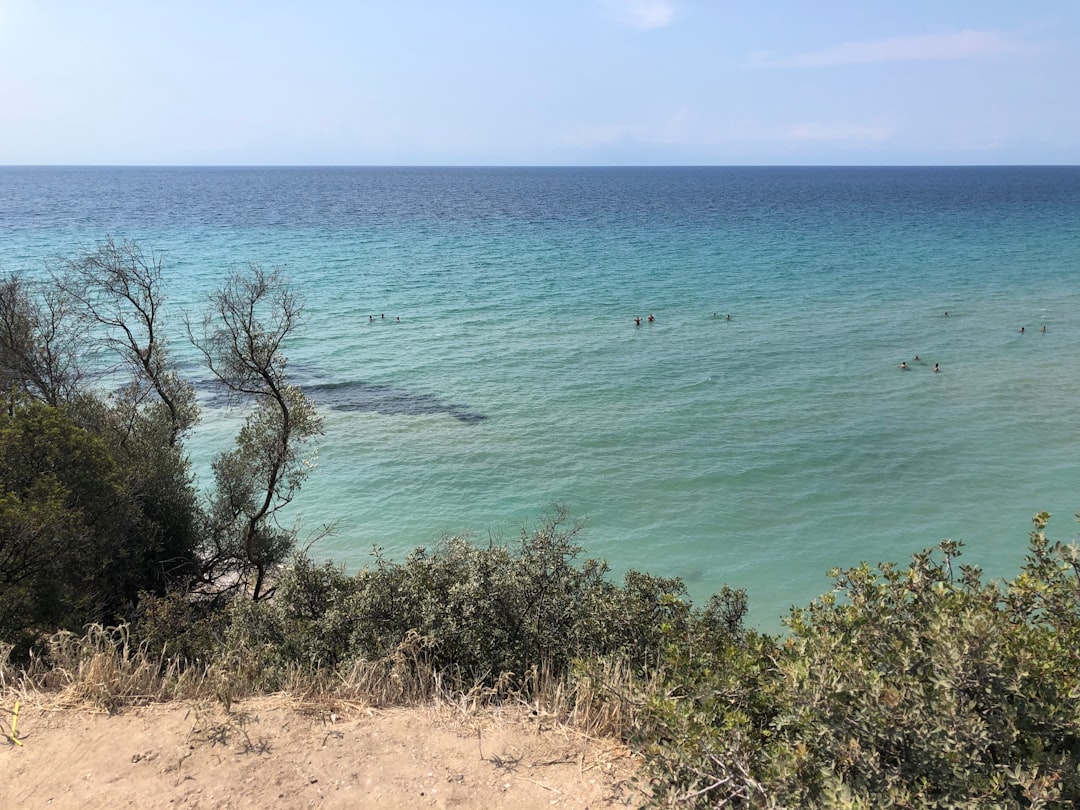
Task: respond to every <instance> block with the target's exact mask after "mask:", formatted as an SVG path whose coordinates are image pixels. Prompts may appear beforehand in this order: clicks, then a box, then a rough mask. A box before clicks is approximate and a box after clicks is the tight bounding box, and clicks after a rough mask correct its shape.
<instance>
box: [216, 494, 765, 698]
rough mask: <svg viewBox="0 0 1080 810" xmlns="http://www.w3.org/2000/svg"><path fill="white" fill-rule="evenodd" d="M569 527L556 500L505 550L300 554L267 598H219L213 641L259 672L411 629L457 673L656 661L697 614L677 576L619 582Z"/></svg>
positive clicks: (375, 647) (522, 674)
mask: <svg viewBox="0 0 1080 810" xmlns="http://www.w3.org/2000/svg"><path fill="white" fill-rule="evenodd" d="M580 530H581V525H580V524H579V523H575V522H572V521H571V520H570V519H569V517H568V514H567V512H566V510H565V509H560V510H557V511H556V512H555V514H554V515H553V516H551V517H550V518H548V519H546V520H545V521H543V522H542V523H541V524H540V525H539V526H538V527H537V528H535V529H534V530H532V531H529V530H527V529H525V530H523V531H522V534H521V538H520V540H519V542H518V544H517V545H516V546H514V547H510V546H507V545H501V544H498V543H489V544H488V545H486V546H476V545H473V544H472V543H470V542H469V540H468V539H467V538H463V537H451V538H446V539H444V540H443V541H441V542H440V543H439V544H438V545H436V546H435V547H434V548H432V549H430V550H429V549H426V548H420V549H417V550H415V551H414V552H413V553H412V554H410V555H409V556H408V558H406V560H405V561H404V562H403V563H400V564H398V563H393V562H391V561H388V560H387V559H385V558H384V557H383V556H382V555H381V554H379V553H377V552H376V554H375V556H374V563H373V565H371V566H370V567H368V568H365V569H363V570H361V571H360V572H359V573H357V574H356V575H355V576H351V577H350V576H347V575H346V574H345V573H344V572H343V571H342V570H341V568H339V567H336V566H334V565H332V564H330V563H327V564H325V565H322V566H317V565H315V564H314V563H312V562H311V560H309V559H307V558H305V557H299V558H298V559H296V560H295V561H294V563H293V565H292V566H291V567H290V568H289V569H288V570H287V571H286V572H284V573H283V574H282V576H281V578H280V580H279V581H278V582H277V590H276V593H275V597H274V599H272V600H270V601H269V602H266V603H264V604H257V605H256V604H243V605H235V606H233V607H232V608H231V609H230V614H229V621H230V630H229V632H228V641H227V645H226V646H227V647H229V648H238V647H239V646H241V645H242V646H243V648H244V651H245V652H244V654H245V655H246V656H251V655H254V656H256V658H257V659H258V660H259V668H260V670H261V671H263V672H264V673H269V672H277V673H285V672H288V671H290V669H291V668H295V667H297V666H301V667H305V668H307V669H308V670H309V671H311V670H331V669H334V668H336V667H342V666H345V665H347V664H348V663H349V662H352V661H356V660H360V659H364V660H368V661H374V660H378V659H381V658H385V657H387V656H390V655H392V654H393V653H394V651H395V650H397V649H398V648H399V646H400V645H401V644H402V643H403V642H405V641H406V640H408V639H422V640H423V648H424V650H425V655H424V662H425V665H426V666H430V667H431V668H432V669H434V670H437V671H439V672H442V673H444V674H446V675H448V676H450V677H452V678H453V679H455V680H456V681H458V682H463V683H470V684H471V683H493V682H495V681H497V680H498V679H499V678H500V677H502V676H505V675H507V674H513V675H515V676H517V678H518V679H524V678H526V676H527V675H528V674H529V673H531V672H534V671H537V670H539V669H543V670H544V671H546V672H548V673H554V674H558V675H562V674H565V673H566V672H568V671H569V669H570V666H571V663H572V662H573V661H574V659H576V658H580V657H592V658H595V657H603V656H612V657H618V658H619V659H620V660H622V661H625V662H629V663H630V664H631V665H632V666H634V667H636V668H637V670H638V671H642V670H643V669H644V668H646V667H647V666H648V665H650V664H653V665H655V663H656V660H657V658H658V651H659V650H660V648H661V644H662V643H666V638H667V636H668V634H670V633H672V632H676V630H675V628H678V632H682V633H683V634H686V633H688V632H689V630H688V628H689V627H690V626H691V624H693V622H695V621H704V620H703V619H695V618H694V617H695V616H696V614H694V613H693V611H691V609H690V607H689V605H688V603H687V602H686V601H685V599H684V598H683V597H684V596H685V588H684V586H683V584H682V582H681V581H679V580H677V579H665V578H658V577H650V576H648V575H646V574H641V573H638V572H630V573H628V574H627V575H626V579H625V584H624V585H623V586H621V587H620V586H618V585H615V584H613V583H611V582H610V581H608V580H607V579H606V578H605V574H606V572H607V567H606V565H605V564H604V563H602V562H598V561H595V560H585V561H584V562H582V563H580V564H579V563H578V562H577V560H576V558H577V556H578V555H579V553H580V551H581V549H580V548H579V547H578V546H577V545H575V543H574V539H575V538H576V536H577V535H578V533H579V532H580ZM736 601H738V600H736ZM742 604H743V609H744V608H745V603H742ZM732 618H733V620H735V621H738V620H741V614H739V615H738V616H735V617H732ZM262 677H264V678H265V677H267V676H265V675H264V676H262Z"/></svg>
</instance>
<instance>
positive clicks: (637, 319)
mask: <svg viewBox="0 0 1080 810" xmlns="http://www.w3.org/2000/svg"><path fill="white" fill-rule="evenodd" d="M634 326H641V318H640V317H636V318H634Z"/></svg>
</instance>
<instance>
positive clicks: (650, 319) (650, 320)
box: [649, 312, 656, 323]
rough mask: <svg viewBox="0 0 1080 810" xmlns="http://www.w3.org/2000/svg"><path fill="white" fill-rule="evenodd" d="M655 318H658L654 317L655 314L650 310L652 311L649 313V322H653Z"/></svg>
mask: <svg viewBox="0 0 1080 810" xmlns="http://www.w3.org/2000/svg"><path fill="white" fill-rule="evenodd" d="M655 320H656V318H654V317H653V314H652V313H651V312H650V313H649V323H652V322H653V321H655Z"/></svg>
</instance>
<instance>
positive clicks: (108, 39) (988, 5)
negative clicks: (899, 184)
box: [0, 0, 1080, 166]
mask: <svg viewBox="0 0 1080 810" xmlns="http://www.w3.org/2000/svg"><path fill="white" fill-rule="evenodd" d="M0 164H2V165H37V164H47V165H48V164H52V165H364V166H369V165H457V166H506V165H512V166H551V165H560V166H582V165H956V164H960V165H972V164H975V165H1002V164H1080V2H1078V0H1030V2H1019V0H905V2H902V3H901V2H874V0H852V1H851V2H848V0H814V1H813V2H811V1H810V0H772V1H771V2H770V0H291V1H290V2H285V0H94V2H89V1H88V0H0Z"/></svg>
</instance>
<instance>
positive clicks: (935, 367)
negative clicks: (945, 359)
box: [934, 363, 941, 374]
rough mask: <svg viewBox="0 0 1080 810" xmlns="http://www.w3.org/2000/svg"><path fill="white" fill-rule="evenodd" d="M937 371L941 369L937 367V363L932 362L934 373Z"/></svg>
mask: <svg viewBox="0 0 1080 810" xmlns="http://www.w3.org/2000/svg"><path fill="white" fill-rule="evenodd" d="M939 371H941V369H940V368H938V364H937V363H934V373H935V374H937V373H938V372H939Z"/></svg>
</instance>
